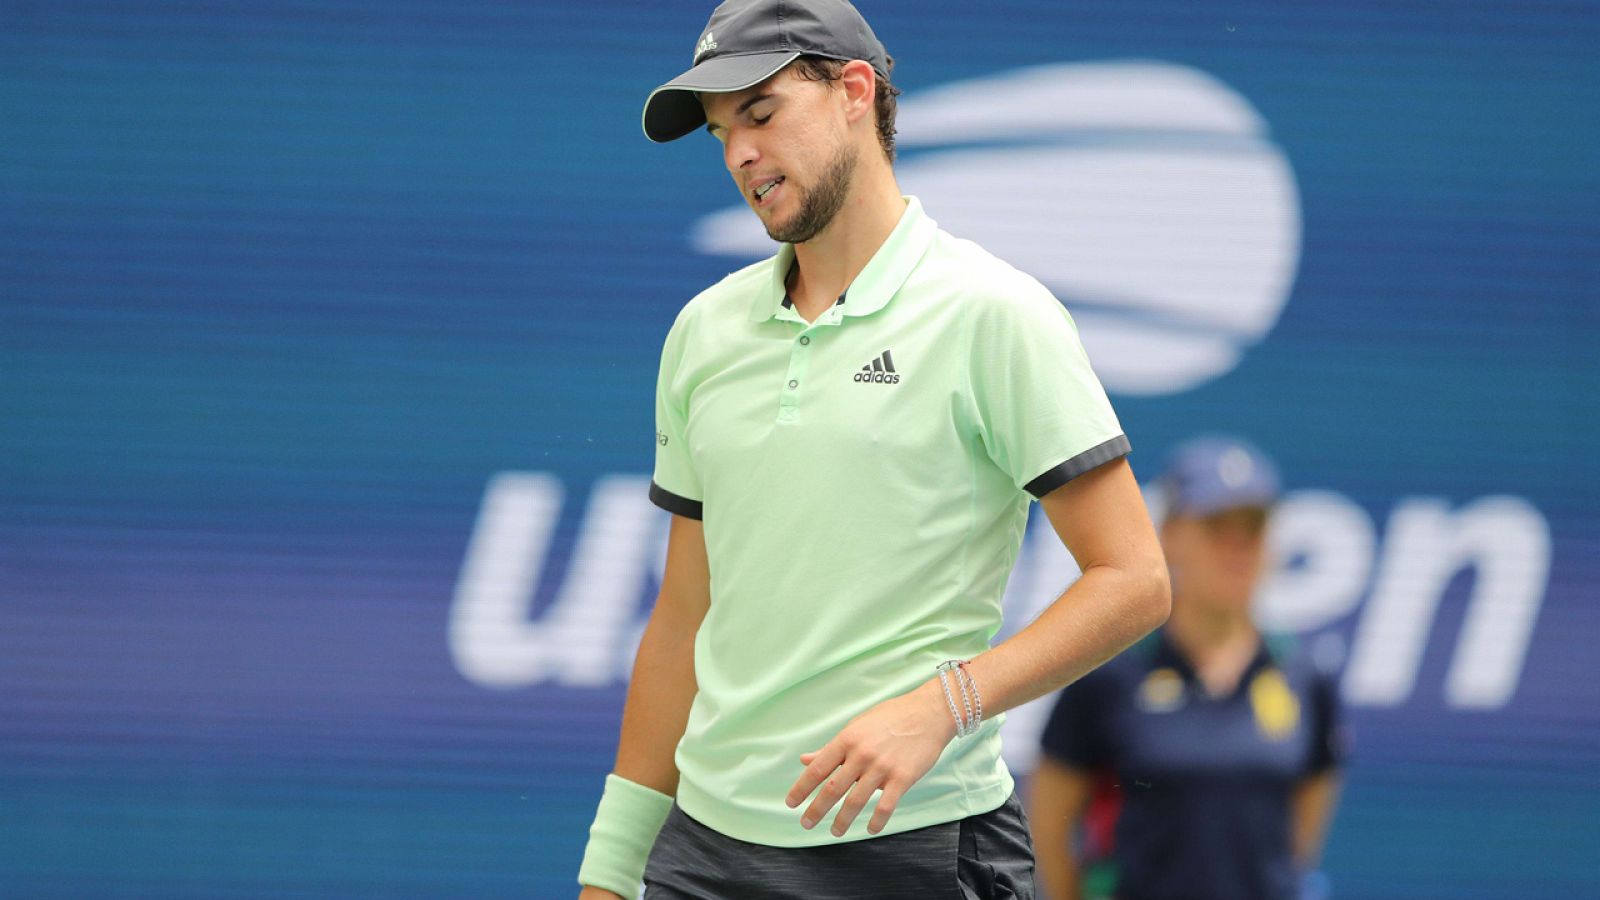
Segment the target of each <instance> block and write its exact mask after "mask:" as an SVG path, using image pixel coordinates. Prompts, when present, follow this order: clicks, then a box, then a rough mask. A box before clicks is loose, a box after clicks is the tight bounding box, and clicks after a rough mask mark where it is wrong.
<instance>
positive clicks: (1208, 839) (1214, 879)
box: [1028, 437, 1344, 900]
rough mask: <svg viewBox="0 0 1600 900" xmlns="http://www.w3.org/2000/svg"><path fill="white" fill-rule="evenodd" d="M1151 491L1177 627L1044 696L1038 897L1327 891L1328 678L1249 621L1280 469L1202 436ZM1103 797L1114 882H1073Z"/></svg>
mask: <svg viewBox="0 0 1600 900" xmlns="http://www.w3.org/2000/svg"><path fill="white" fill-rule="evenodd" d="M1158 484H1159V489H1160V492H1161V500H1162V501H1164V503H1165V505H1166V515H1165V518H1164V519H1163V521H1162V524H1161V528H1160V534H1161V542H1162V548H1163V549H1164V550H1165V552H1166V556H1167V564H1168V568H1169V571H1170V575H1171V580H1172V595H1173V603H1172V615H1171V618H1170V619H1169V620H1168V621H1167V624H1166V625H1165V627H1163V628H1162V629H1161V630H1159V631H1157V632H1154V633H1152V634H1151V635H1150V636H1149V637H1147V638H1145V639H1144V640H1143V641H1141V642H1139V643H1137V644H1135V645H1134V646H1133V647H1131V648H1129V649H1128V650H1127V651H1126V652H1124V653H1123V654H1121V655H1120V656H1118V657H1117V658H1116V659H1113V660H1112V661H1111V662H1109V663H1107V664H1106V665H1105V666H1103V667H1102V668H1100V669H1098V670H1096V671H1094V672H1091V673H1089V674H1088V675H1087V676H1085V677H1084V678H1083V679H1082V680H1080V681H1078V682H1076V683H1074V684H1072V685H1070V686H1068V687H1067V688H1066V689H1065V690H1063V691H1062V692H1061V694H1060V695H1059V697H1058V699H1057V701H1056V706H1055V708H1054V709H1053V711H1052V713H1051V715H1050V718H1049V720H1048V723H1047V724H1046V726H1045V729H1044V732H1043V737H1042V739H1041V743H1042V750H1043V753H1042V754H1041V757H1040V762H1039V767H1038V770H1037V771H1036V772H1035V773H1034V776H1033V778H1032V785H1031V790H1030V797H1029V806H1028V810H1029V819H1030V822H1031V825H1032V828H1033V838H1034V845H1035V848H1036V853H1037V859H1038V862H1037V866H1038V881H1039V887H1040V888H1041V889H1042V890H1043V891H1044V896H1045V897H1047V898H1049V900H1079V898H1083V897H1091V896H1100V895H1102V892H1108V893H1109V896H1114V897H1116V898H1118V900H1173V898H1183V900H1207V898H1217V900H1254V898H1260V900H1289V898H1308V897H1319V896H1325V895H1326V894H1327V884H1326V880H1325V879H1324V878H1323V877H1322V876H1321V875H1320V874H1319V873H1318V872H1317V864H1318V857H1319V855H1320V853H1321V850H1322V846H1323V842H1324V838H1325V836H1326V833H1327V829H1328V823H1329V820H1330V818H1331V815H1332V812H1333V807H1334V801H1335V797H1336V795H1337V788H1338V783H1339V776H1338V771H1339V766H1340V764H1341V762H1342V760H1343V757H1344V742H1343V739H1342V737H1341V735H1340V713H1339V698H1338V690H1337V686H1336V682H1335V679H1334V677H1333V674H1332V672H1331V671H1329V670H1328V669H1329V667H1327V666H1321V665H1318V664H1317V663H1316V662H1315V661H1314V660H1313V659H1312V658H1311V657H1310V656H1308V655H1306V654H1303V653H1300V652H1298V651H1297V649H1296V647H1295V646H1294V643H1293V641H1292V640H1290V639H1287V638H1280V637H1277V636H1272V635H1264V634H1262V632H1261V631H1260V630H1258V629H1257V627H1256V625H1255V623H1254V621H1253V620H1252V618H1251V609H1250V606H1251V599H1252V597H1253V596H1254V594H1255V592H1256V589H1257V587H1258V586H1259V585H1260V583H1261V579H1262V575H1263V572H1264V571H1265V564H1266V561H1267V546H1266V531H1267V524H1268V521H1269V520H1270V518H1271V513H1272V508H1273V505H1274V503H1275V502H1276V501H1277V499H1278V497H1279V492H1280V482H1279V477H1278V472H1277V469H1276V467H1275V466H1274V464H1273V463H1272V461H1271V460H1270V459H1268V458H1267V456H1266V455H1265V454H1263V453H1262V452H1261V451H1260V450H1259V449H1257V448H1255V447H1253V446H1251V445H1250V444H1248V443H1246V442H1245V441H1242V440H1238V439H1233V438H1225V437H1207V438H1199V439H1195V440H1192V441H1189V442H1187V443H1184V444H1182V445H1180V446H1179V447H1178V448H1177V449H1176V450H1175V451H1174V452H1173V454H1172V455H1171V457H1170V459H1169V462H1168V465H1167V468H1166V470H1165V472H1164V473H1163V475H1162V476H1161V478H1160V479H1159V481H1158ZM1107 785H1115V786H1116V788H1117V790H1116V791H1115V792H1114V796H1113V802H1117V800H1120V810H1117V811H1115V812H1114V815H1115V828H1114V833H1113V835H1112V836H1111V840H1110V843H1111V845H1112V846H1111V847H1110V848H1109V853H1110V859H1109V860H1108V862H1109V864H1110V865H1109V867H1108V868H1109V872H1108V873H1107V874H1108V876H1109V877H1107V878H1104V879H1099V878H1097V879H1091V883H1090V884H1089V885H1086V883H1085V881H1084V878H1083V875H1084V870H1085V865H1084V863H1085V859H1084V858H1083V848H1082V842H1081V840H1080V838H1081V837H1082V836H1081V835H1080V834H1079V832H1080V829H1081V827H1082V826H1084V825H1085V823H1086V817H1088V818H1092V817H1093V816H1092V815H1091V813H1090V810H1091V805H1093V806H1094V808H1095V810H1096V811H1097V812H1098V811H1103V809H1104V804H1105V801H1106V799H1107V798H1106V796H1105V792H1104V791H1103V790H1101V788H1103V787H1105V786H1107ZM1117 795H1119V796H1117ZM1091 801H1093V804H1092V803H1091ZM1091 830H1092V829H1091ZM1091 836H1092V835H1091ZM1091 843H1092V842H1091ZM1108 882H1109V883H1108Z"/></svg>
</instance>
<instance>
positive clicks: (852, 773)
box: [800, 762, 861, 828]
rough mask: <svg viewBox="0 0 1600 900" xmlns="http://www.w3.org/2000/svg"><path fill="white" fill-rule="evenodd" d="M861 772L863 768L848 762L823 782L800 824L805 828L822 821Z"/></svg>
mask: <svg viewBox="0 0 1600 900" xmlns="http://www.w3.org/2000/svg"><path fill="white" fill-rule="evenodd" d="M860 774H861V770H860V769H859V768H857V767H856V766H852V765H850V764H849V763H848V762H847V763H846V764H845V765H844V766H841V767H840V768H839V769H838V771H836V772H834V773H833V775H832V776H831V777H829V778H828V780H827V781H824V782H823V783H822V790H820V791H818V792H817V798H816V799H815V800H812V801H811V806H810V807H809V808H807V809H806V814H805V815H804V816H802V817H801V818H800V825H801V826H802V827H804V828H810V827H811V826H813V825H815V824H817V823H818V822H821V821H822V817H823V816H826V815H827V814H828V810H830V809H833V805H834V804H835V803H838V802H839V798H840V797H843V796H844V794H845V791H848V790H849V789H850V787H851V786H852V785H854V784H855V783H856V778H857V776H859V775H860Z"/></svg>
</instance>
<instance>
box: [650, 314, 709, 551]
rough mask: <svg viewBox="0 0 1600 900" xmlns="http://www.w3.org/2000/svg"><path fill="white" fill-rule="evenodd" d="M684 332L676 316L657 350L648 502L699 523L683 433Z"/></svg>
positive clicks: (683, 319) (696, 482)
mask: <svg viewBox="0 0 1600 900" xmlns="http://www.w3.org/2000/svg"><path fill="white" fill-rule="evenodd" d="M688 332H689V326H688V316H687V315H686V314H680V315H679V316H678V320H677V321H676V322H674V323H673V325H672V329H671V330H670V331H668V332H667V339H666V342H665V343H664V344H663V346H662V348H661V369H660V371H659V372H658V373H657V376H656V466H655V472H654V474H653V475H652V476H651V479H650V500H651V502H652V503H654V504H655V505H657V506H659V507H661V508H662V509H664V510H666V511H667V512H670V513H673V514H675V515H679V516H685V517H688V518H691V519H699V518H702V516H703V509H702V504H701V494H700V478H699V477H698V476H697V475H696V473H695V469H694V460H693V459H692V458H691V457H690V455H689V441H688V439H687V435H686V433H685V432H686V430H687V427H688V421H689V408H688V394H689V391H688V387H687V386H686V384H685V379H684V377H683V371H682V370H683V362H684V352H685V350H686V345H687V343H688Z"/></svg>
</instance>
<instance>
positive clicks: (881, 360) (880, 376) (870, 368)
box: [856, 350, 900, 384]
mask: <svg viewBox="0 0 1600 900" xmlns="http://www.w3.org/2000/svg"><path fill="white" fill-rule="evenodd" d="M856 380H857V381H860V382H862V383H868V384H899V383H900V373H898V372H896V371H895V370H894V360H893V359H891V358H890V357H889V351H887V350H885V351H883V353H881V354H879V355H878V358H877V359H874V360H873V361H872V362H869V363H867V364H866V365H864V366H862V367H861V371H859V372H857V373H856Z"/></svg>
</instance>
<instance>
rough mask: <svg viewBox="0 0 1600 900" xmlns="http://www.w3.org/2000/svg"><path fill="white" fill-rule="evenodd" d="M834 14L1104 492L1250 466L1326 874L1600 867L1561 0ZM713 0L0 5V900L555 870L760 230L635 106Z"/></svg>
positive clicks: (1406, 893)
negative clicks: (1061, 399) (701, 336)
mask: <svg viewBox="0 0 1600 900" xmlns="http://www.w3.org/2000/svg"><path fill="white" fill-rule="evenodd" d="M860 6H861V8H862V9H863V11H864V12H865V13H866V15H867V17H868V18H869V20H870V21H871V22H872V23H873V26H874V28H875V30H876V31H877V33H878V35H879V36H880V37H882V38H883V40H884V42H885V43H886V44H887V45H888V47H889V50H890V52H891V53H892V54H893V55H894V56H895V57H896V59H897V61H898V66H897V68H896V71H895V80H896V82H897V83H899V84H900V86H901V87H902V88H903V89H904V90H905V95H904V96H903V98H902V105H901V113H900V128H901V135H900V141H901V159H900V162H899V164H898V171H899V173H900V178H901V183H902V186H903V187H904V188H905V189H906V190H907V192H909V193H914V194H916V195H918V196H919V197H921V198H922V200H923V203H924V204H925V206H926V208H927V210H928V212H929V213H930V215H931V216H932V217H933V218H935V219H936V220H938V221H939V223H940V224H941V225H942V226H943V227H945V228H946V229H947V230H949V231H951V232H953V233H955V234H957V235H960V236H964V237H971V238H973V239H975V240H977V241H979V242H980V243H982V244H984V245H985V246H986V247H987V248H988V249H989V250H991V251H992V252H994V253H995V254H996V255H998V256H1000V257H1002V258H1004V259H1007V260H1009V261H1011V262H1013V263H1015V264H1016V265H1018V266H1019V267H1021V268H1023V269H1025V270H1027V271H1029V272H1031V273H1032V274H1034V275H1036V276H1037V277H1039V278H1040V279H1041V280H1042V281H1044V282H1045V283H1046V284H1047V285H1048V286H1049V287H1050V288H1051V289H1052V290H1053V291H1054V292H1055V293H1056V295H1057V296H1058V297H1060V298H1061V300H1062V302H1063V303H1065V304H1066V305H1067V306H1068V308H1069V309H1070V310H1072V312H1073V314H1074V316H1075V317H1076V319H1077V321H1078V323H1079V325H1080V327H1081V330H1082V333H1083V337H1084V340H1085V343H1086V345H1087V346H1088V349H1089V351H1090V354H1091V356H1092V357H1093V358H1094V362H1095V364H1096V367H1097V368H1098V369H1099V370H1100V372H1101V375H1102V377H1103V379H1104V381H1105V383H1106V386H1107V387H1108V389H1109V390H1110V391H1111V394H1112V397H1113V400H1114V402H1115V403H1116V405H1117V408H1118V411H1119V413H1120V415H1121V418H1122V421H1123V424H1124V426H1125V427H1126V429H1127V431H1128V434H1129V435H1130V437H1131V438H1132V441H1133V445H1134V454H1133V456H1132V457H1131V461H1132V463H1133V465H1134V467H1135V471H1136V472H1138V473H1140V474H1141V475H1144V476H1148V475H1150V474H1151V473H1153V472H1154V471H1155V470H1156V468H1157V466H1158V464H1159V462H1160V460H1161V458H1162V456H1163V455H1164V453H1165V451H1166V449H1167V448H1168V447H1170V446H1171V445H1173V444H1174V443H1175V442H1176V441H1178V440H1180V439H1182V438H1185V437H1188V436H1190V435H1192V434H1195V433H1198V432H1205V431H1215V430H1222V431H1230V432H1234V433H1237V434H1241V435H1245V436H1247V437H1249V438H1250V439H1252V440H1254V441H1256V442H1257V443H1259V444H1260V445H1262V446H1263V447H1264V448H1266V449H1267V450H1268V451H1269V452H1271V453H1272V454H1274V455H1275V456H1277V457H1278V459H1279V460H1280V461H1281V463H1282V465H1283V468H1284V471H1285V476H1286V479H1287V481H1288V484H1289V487H1290V488H1291V489H1292V492H1291V494H1290V496H1289V498H1288V500H1287V502H1286V504H1285V507H1284V509H1283V511H1282V515H1281V516H1280V517H1279V519H1278V520H1277V522H1276V523H1275V530H1274V533H1273V536H1272V539H1273V542H1274V544H1275V546H1276V548H1277V551H1278V557H1279V563H1278V568H1277V570H1276V573H1275V575H1274V577H1273V579H1272V582H1271V585H1270V586H1269V588H1268V590H1267V591H1266V592H1265V594H1264V596H1262V598H1261V600H1260V604H1259V608H1260V615H1261V617H1262V619H1263V621H1264V622H1265V623H1266V624H1267V625H1269V626H1271V627H1274V628H1281V629H1287V630H1291V631H1295V632H1299V633H1302V634H1303V635H1304V636H1305V640H1306V642H1307V645H1308V646H1310V647H1312V648H1313V649H1315V651H1316V652H1317V653H1319V654H1325V655H1326V656H1327V658H1329V659H1337V660H1342V665H1343V666H1344V675H1343V685H1344V688H1345V692H1346V695H1347V701H1348V704H1349V709H1350V717H1349V718H1350V722H1351V724H1352V728H1353V736H1354V747H1355V749H1354V755H1353V758H1352V762H1351V765H1350V768H1349V770H1348V786H1347V789H1346V791H1345V794H1344V797H1343V801H1342V805H1341V808H1340V810H1339V813H1338V817H1337V819H1336V821H1335V824H1334V827H1333V831H1332V837H1331V843H1330V846H1329V849H1328V853H1327V858H1326V860H1325V869H1326V871H1327V872H1328V873H1329V875H1330V877H1331V879H1332V883H1333V886H1334V891H1335V894H1336V895H1338V896H1350V897H1373V898H1411V897H1424V896H1426V897H1460V898H1478V897H1535V896H1536V897H1594V896H1600V863H1597V862H1596V860H1597V858H1600V853H1597V847H1600V677H1597V676H1600V672H1597V665H1596V658H1597V657H1596V652H1595V642H1596V638H1597V637H1600V606H1597V605H1596V603H1595V596H1596V590H1597V588H1600V486H1597V485H1600V479H1597V472H1596V467H1595V460H1596V457H1597V453H1600V434H1597V426H1596V418H1597V414H1596V406H1595V400H1594V398H1595V396H1596V394H1597V391H1600V366H1597V364H1596V355H1595V352H1594V347H1595V346H1596V344H1597V343H1600V312H1597V300H1596V294H1595V285H1596V283H1597V276H1600V262H1597V260H1600V251H1597V237H1600V224H1597V222H1600V219H1597V216H1596V211H1597V198H1600V174H1597V172H1600V167H1597V166H1596V164H1595V155H1594V152H1595V151H1594V148H1595V147H1596V146H1597V145H1600V116H1597V115H1596V110H1597V109H1600V102H1597V101H1600V77H1597V63H1596V60H1597V59H1600V13H1597V8H1596V7H1595V5H1594V4H1591V3H1584V2H1556V0H1549V2H1515V3H1513V2H1506V0H1471V2H1459V3H1436V2H1424V0H1397V2H1388V3H1374V2H1358V0H1340V2H1317V3H1297V4H1285V3H1269V2H1260V0H1238V2H1230V3H1224V4H1213V3H1193V2H1188V0H1165V2H1159V0H1158V2H1148V3H1127V2H1121V0H1118V2H1111V0H1084V2H1073V3H1058V2H1053V0H1051V2H1046V0H1038V2H1022V0H1014V2H994V3H954V2H946V3H934V2H926V0H898V2H890V0H862V2H861V3H860ZM709 12H710V5H709V4H707V3H685V2H642V0H641V2H616V3H592V4H580V3H504V4H501V3H485V2H443V0H436V2H430V0H404V2H381V3H380V2H349V3H332V4H329V3H312V2H279V0H254V2H211V3H191V2H165V0H152V2H140V3H114V2H101V3H93V2H86V3H78V2H52V3H35V2H25V0H0V422H3V425H0V464H3V466H0V895H3V896H5V897H63V898H65V897H72V898H81V897H152V898H154V897H162V898H175V897H208V898H223V897H268V896H290V895H293V896H329V897H403V896H463V897H465V896H472V897H494V896H504V897H513V896H516V897H528V896H535V897H561V896H570V895H573V894H575V891H576V882H575V875H576V871H577V865H578V860H579V857H580V854H581V851H582V847H583V844H584V841H585V840H586V837H587V827H588V824H589V821H590V817H591V816H592V814H593V809H594V804H595V802H596V800H597V798H598V796H599V793H600V788H601V783H602V779H603V777H604V775H605V773H606V772H607V771H609V769H610V765H611V762H612V753H613V751H614V749H615V742H616V731H617V725H618V722H619V720H620V715H621V702H622V698H623V695H624V690H625V679H626V676H627V672H628V669H629V664H630V661H631V656H632V652H633V648H634V646H635V644H636V642H637V640H638V635H639V631H640V628H641V627H642V624H643V621H644V617H645V615H646V614H647V613H648V610H649V604H650V602H651V600H652V599H653V597H654V591H655V588H656V579H657V577H658V573H659V570H660V565H661V553H662V549H663V546H664V535H665V524H666V518H667V517H666V514H665V513H662V512H660V511H659V510H657V509H656V508H654V507H653V506H651V505H650V503H649V502H648V500H647V498H646V487H647V485H648V479H649V472H650V469H651V464H652V463H651V461H652V451H653V448H654V442H653V436H652V433H653V421H652V415H653V414H652V409H653V407H652V400H653V387H654V379H655V373H656V366H657V355H658V353H659V349H660V345H661V340H662V338H663V337H664V336H665V334H666V330H667V327H668V325H669V324H670V323H671V321H672V319H673V317H674V315H675V314H676V312H677V310H678V309H679V308H680V307H681V306H682V305H683V304H684V303H685V302H687V300H688V299H689V298H690V297H691V296H693V295H694V294H695V293H696V292H697V291H698V290H700V289H701V288H703V287H705V286H706V285H708V284H710V283H711V282H713V281H714V280H716V279H717V278H719V277H721V276H722V275H723V274H725V273H727V272H729V271H731V270H733V269H735V268H738V267H740V266H743V265H745V264H747V263H748V262H751V261H754V260H755V259H757V258H760V257H761V256H764V255H766V254H767V253H770V252H771V249H772V248H771V245H770V244H769V243H768V242H767V241H766V238H765V237H764V235H762V233H761V232H760V231H759V230H757V229H756V228H755V225H754V221H753V218H752V217H751V216H750V214H749V213H748V212H747V211H745V210H744V209H743V208H742V206H741V202H740V200H739V197H738V194H737V192H736V191H735V190H734V189H733V188H732V186H731V185H730V183H729V181H728V178H727V175H726V173H725V171H724V170H723V169H722V165H721V156H720V154H719V152H718V150H717V148H716V145H715V143H714V142H713V141H712V139H711V138H709V137H706V136H704V135H695V136H692V137H690V138H688V139H686V140H683V141H680V142H677V143H674V144H669V145H665V146H655V145H652V144H650V143H649V142H647V141H646V140H645V139H644V137H643V136H642V134H641V133H640V125H639V115H640V108H641V106H642V103H643V100H644V98H645V96H646V94H647V93H648V92H649V90H650V89H651V88H653V87H654V86H656V85H657V84H659V83H660V82H662V81H664V80H666V79H667V78H669V77H671V76H673V75H676V74H677V73H678V72H679V71H681V70H683V69H684V68H687V67H688V65H689V62H690V57H691V50H692V48H693V46H694V44H695V41H696V40H697V39H698V36H699V30H700V28H701V27H702V25H703V23H704V21H705V19H706V17H707V15H708V14H709ZM1033 524H1034V526H1036V527H1035V528H1034V529H1032V530H1031V531H1030V534H1029V538H1028V540H1027V543H1026V545H1025V548H1024V552H1023V555H1022V558H1021V560H1020V561H1019V564H1018V567H1017V570H1016V573H1015V575H1014V576H1013V578H1012V581H1011V585H1010V589H1009V591H1008V594H1007V598H1006V608H1007V615H1008V624H1007V628H1008V630H1010V629H1015V628H1016V627H1018V626H1020V625H1021V624H1023V623H1025V622H1026V621H1028V619H1029V618H1030V617H1031V616H1032V615H1033V614H1035V613H1036V612H1037V611H1038V609H1039V608H1041V606H1042V605H1043V604H1044V603H1046V602H1048V601H1049V600H1050V599H1052V598H1053V597H1054V596H1055V594H1056V593H1057V592H1059V590H1060V589H1061V588H1062V587H1063V586H1064V585H1065V584H1066V583H1067V582H1068V580H1069V579H1070V578H1071V577H1072V576H1073V574H1074V572H1073V569H1072V564H1071V561H1070V558H1069V557H1067V556H1066V554H1065V552H1064V551H1062V550H1061V549H1060V547H1059V544H1058V543H1057V542H1056V541H1055V538H1054V537H1053V535H1052V534H1051V532H1050V530H1049V528H1048V525H1047V523H1042V521H1041V520H1040V519H1039V517H1038V516H1037V515H1036V516H1035V521H1034V523H1033ZM1041 711H1042V710H1041V708H1040V707H1039V706H1038V705H1035V706H1034V707H1024V708H1022V709H1019V710H1017V711H1016V712H1015V713H1013V715H1012V716H1011V719H1010V721H1009V722H1008V723H1007V726H1006V728H1007V741H1008V745H1007V746H1008V749H1007V754H1008V758H1009V759H1010V760H1011V762H1012V764H1013V767H1014V769H1015V770H1016V771H1017V772H1018V774H1019V776H1021V775H1025V774H1026V772H1027V770H1028V768H1029V767H1030V766H1031V764H1032V760H1033V754H1034V752H1035V751H1034V741H1035V735H1036V733H1037V731H1038V728H1039V726H1040V721H1039V719H1040V713H1041Z"/></svg>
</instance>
